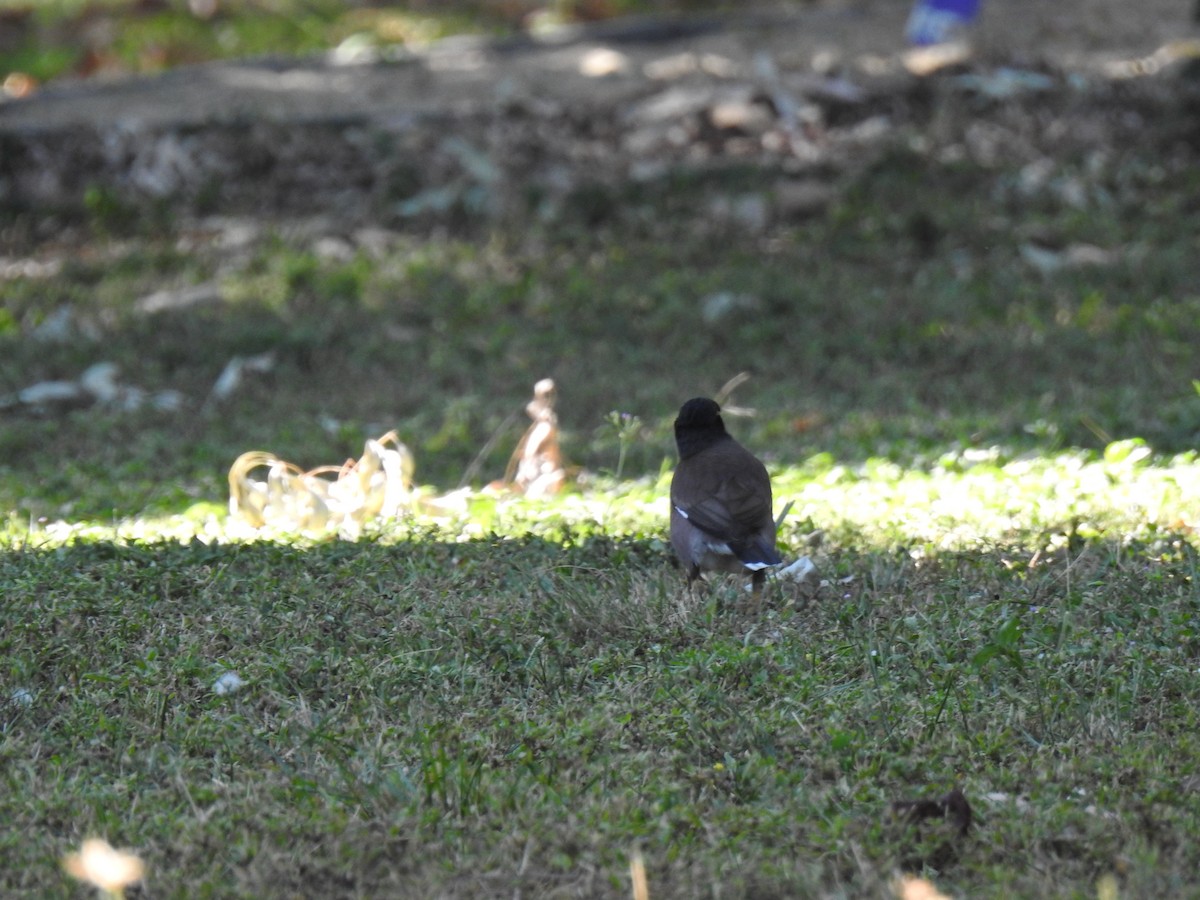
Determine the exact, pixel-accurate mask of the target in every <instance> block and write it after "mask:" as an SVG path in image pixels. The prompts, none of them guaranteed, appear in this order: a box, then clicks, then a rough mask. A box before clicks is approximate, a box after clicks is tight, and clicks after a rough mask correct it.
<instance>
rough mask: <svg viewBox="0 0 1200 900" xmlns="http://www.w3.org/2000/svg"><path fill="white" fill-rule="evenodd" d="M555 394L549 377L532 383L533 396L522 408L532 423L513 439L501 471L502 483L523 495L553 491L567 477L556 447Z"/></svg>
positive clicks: (554, 492)
mask: <svg viewBox="0 0 1200 900" xmlns="http://www.w3.org/2000/svg"><path fill="white" fill-rule="evenodd" d="M557 397H558V394H557V389H556V388H555V386H554V380H553V379H550V378H543V379H542V380H541V381H539V382H538V383H537V384H535V385H534V386H533V399H532V400H530V401H529V404H528V405H527V406H526V407H525V412H526V413H528V415H529V418H531V419H533V424H532V425H530V426H529V427H528V428H527V429H526V430H525V433H524V434H523V435H522V436H521V440H520V441H518V442H517V449H516V450H514V451H513V455H512V458H511V459H510V460H509V461H508V470H507V471H506V472H505V473H504V482H505V484H507V485H509V486H511V487H512V488H513V490H515V491H517V492H518V493H521V494H524V495H525V496H527V497H547V496H549V495H550V494H557V493H558V492H559V491H560V490H562V486H563V484H564V483H565V482H566V480H567V473H566V469H564V468H563V459H562V451H560V450H559V447H558V416H557V414H555V412H554V402H555V400H556V399H557Z"/></svg>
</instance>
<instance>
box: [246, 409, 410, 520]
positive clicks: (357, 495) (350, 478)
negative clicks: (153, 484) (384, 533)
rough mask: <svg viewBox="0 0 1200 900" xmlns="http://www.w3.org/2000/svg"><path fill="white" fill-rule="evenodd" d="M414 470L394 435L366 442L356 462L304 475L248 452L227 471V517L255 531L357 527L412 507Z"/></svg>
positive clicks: (281, 462) (268, 457)
mask: <svg viewBox="0 0 1200 900" xmlns="http://www.w3.org/2000/svg"><path fill="white" fill-rule="evenodd" d="M259 469H266V470H267V477H266V480H265V481H263V480H259V479H255V478H252V477H251V475H252V473H254V472H255V471H256V470H259ZM413 471H414V462H413V456H412V453H410V452H409V450H408V448H407V447H406V446H404V444H403V443H401V442H400V440H399V438H398V437H397V436H396V433H395V432H394V431H390V432H388V433H387V434H385V435H384V436H383V437H381V438H378V439H375V440H368V441H367V442H366V444H365V445H364V446H363V455H362V457H361V458H359V459H358V460H357V461H356V460H350V461H348V462H347V463H345V464H344V465H342V466H322V467H320V468H317V469H312V470H311V471H308V472H304V471H302V470H301V469H300V468H299V467H298V466H296V465H294V464H292V463H289V462H286V461H285V460H281V459H279V458H277V457H275V456H273V455H271V454H270V453H265V452H263V451H261V450H252V451H250V452H248V453H243V454H242V455H241V456H239V457H238V458H237V459H236V460H234V463H233V465H232V466H230V468H229V514H230V515H231V516H233V517H234V518H239V519H241V520H242V521H243V522H245V523H246V524H247V525H250V526H251V527H254V528H261V527H263V526H264V525H272V526H275V527H278V528H284V529H288V530H299V531H324V530H326V529H329V528H351V529H358V528H361V527H362V526H363V525H365V524H366V523H367V522H369V521H372V520H374V519H388V518H394V517H395V516H397V515H399V514H400V513H401V512H404V511H405V510H407V509H409V508H410V507H411V503H412V498H413V481H412V479H413ZM330 474H333V475H334V476H335V477H334V478H332V479H330V478H328V477H326V476H328V475H330Z"/></svg>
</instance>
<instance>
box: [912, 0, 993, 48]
mask: <svg viewBox="0 0 1200 900" xmlns="http://www.w3.org/2000/svg"><path fill="white" fill-rule="evenodd" d="M979 3H980V0H917V2H916V4H914V6H913V9H912V12H911V13H910V14H909V16H908V25H907V27H906V28H905V33H906V35H907V37H908V41H909V43H911V44H916V45H917V46H919V47H924V46H928V45H930V44H941V43H944V42H946V41H948V40H951V39H952V38H954V37H956V36H957V33H958V32H959V31H962V30H963V29H964V28H966V27H967V26H968V25H970V24H971V22H972V21H974V19H975V16H976V15H977V14H978V13H979Z"/></svg>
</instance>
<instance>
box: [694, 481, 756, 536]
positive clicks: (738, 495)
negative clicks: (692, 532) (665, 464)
mask: <svg viewBox="0 0 1200 900" xmlns="http://www.w3.org/2000/svg"><path fill="white" fill-rule="evenodd" d="M767 497H768V498H769V497H770V494H769V493H768V494H767ZM763 499H764V498H763V494H762V485H761V484H759V483H758V482H757V481H756V480H753V479H748V478H743V477H740V476H733V477H731V478H725V479H722V480H721V481H720V482H718V483H717V484H716V485H714V486H713V489H712V490H711V492H710V493H708V494H707V495H706V496H704V497H703V498H702V499H700V500H698V501H696V502H694V503H691V504H688V505H686V506H685V505H681V504H679V503H675V508H676V509H678V510H679V512H680V514H681V515H683V516H684V517H685V518H686V519H687V520H688V521H689V522H691V523H692V524H693V525H695V526H696V527H697V528H699V529H700V530H701V531H703V532H704V533H705V534H708V535H710V536H711V537H714V538H716V539H717V540H720V541H724V542H725V543H728V544H730V545H731V546H733V545H734V544H740V543H743V542H744V541H746V540H748V539H750V538H752V537H754V536H755V535H756V534H757V533H758V532H759V531H761V530H762V527H763V522H764V520H767V519H770V518H771V507H770V501H769V500H768V501H767V502H766V503H764V502H763Z"/></svg>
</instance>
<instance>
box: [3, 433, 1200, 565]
mask: <svg viewBox="0 0 1200 900" xmlns="http://www.w3.org/2000/svg"><path fill="white" fill-rule="evenodd" d="M773 478H774V486H775V497H776V506H777V508H780V507H782V506H783V505H784V504H785V503H787V502H792V503H793V506H792V509H791V513H790V515H789V517H788V519H787V520H786V521H785V523H784V526H783V529H782V533H781V539H782V541H783V543H784V545H785V546H788V545H794V546H793V547H792V549H793V550H794V551H796V552H797V553H798V552H802V551H803V549H804V547H805V545H806V543H807V542H808V541H810V540H811V539H812V536H813V532H818V531H819V532H823V533H825V534H828V535H833V536H835V537H836V540H837V542H838V543H842V544H851V543H858V544H863V543H865V544H867V545H871V546H878V547H896V546H901V547H908V548H912V549H914V551H915V552H936V551H941V550H962V549H967V548H980V549H985V548H988V547H993V546H997V545H1008V544H1026V545H1029V546H1031V547H1034V548H1037V547H1046V548H1053V547H1055V546H1057V545H1059V544H1065V543H1071V542H1075V541H1086V540H1098V539H1103V540H1116V541H1129V540H1137V539H1146V538H1148V537H1152V536H1153V535H1155V534H1159V533H1179V534H1184V535H1191V534H1194V532H1195V529H1196V527H1197V525H1198V523H1200V461H1198V460H1197V456H1196V454H1195V453H1186V454H1178V455H1175V456H1172V457H1166V458H1160V459H1154V458H1153V457H1152V456H1151V453H1150V450H1149V448H1148V447H1146V446H1145V444H1144V442H1141V441H1137V440H1130V441H1123V442H1118V443H1114V444H1111V445H1110V446H1109V447H1108V449H1107V450H1106V451H1105V452H1104V453H1103V454H1097V453H1093V452H1086V451H1078V450H1074V451H1064V452H1058V453H1050V454H1045V455H1034V454H1030V453H1024V454H1019V455H1016V454H1011V453H1008V452H1006V451H1005V450H1003V449H1002V448H998V447H993V448H989V449H970V450H965V451H954V452H947V453H945V454H942V455H940V456H939V457H937V458H936V459H935V460H933V461H932V462H930V463H929V464H928V465H926V466H924V467H920V466H917V465H910V466H902V465H900V464H897V463H894V462H891V461H888V460H884V459H868V460H866V461H865V462H862V463H853V464H840V463H838V462H836V461H835V460H834V459H833V458H831V457H830V456H829V455H828V454H823V455H819V456H815V457H811V458H810V459H808V460H807V461H805V462H804V463H803V464H802V465H800V466H796V467H780V468H777V469H776V470H775V471H774V472H773ZM668 482H669V472H668V473H664V474H663V475H661V476H659V477H657V478H651V477H646V478H641V479H634V480H630V481H616V480H613V479H611V478H598V479H597V478H592V479H589V482H588V484H587V485H585V486H582V487H579V488H577V489H575V490H571V491H568V492H566V493H564V494H562V495H560V496H558V497H554V498H548V499H544V500H526V499H524V498H522V497H519V496H512V495H510V496H504V495H497V494H494V493H491V492H478V491H476V492H472V491H469V490H461V491H457V492H453V493H452V494H449V495H447V496H445V497H439V496H438V495H437V492H436V490H435V489H433V488H428V487H427V488H425V489H424V490H423V493H422V499H421V502H419V503H418V504H417V507H416V510H415V511H414V512H412V513H411V514H407V515H404V516H402V517H400V518H399V519H397V520H395V521H390V522H377V523H375V524H374V525H373V526H372V527H370V528H368V530H367V534H368V536H369V537H370V538H371V539H372V540H381V541H384V542H395V541H413V540H421V539H424V538H429V539H437V540H449V541H463V540H471V539H479V538H486V537H489V536H492V535H500V536H510V537H520V536H523V535H534V536H537V537H539V538H544V539H547V540H550V541H557V542H563V541H566V542H570V541H571V540H578V539H586V538H590V537H596V536H606V537H610V538H613V537H624V538H630V537H632V538H644V539H648V540H651V541H653V542H655V546H661V539H662V537H663V535H664V533H665V522H666V519H667V499H666V489H667V484H668ZM3 534H4V537H5V540H6V541H8V542H9V543H10V544H11V545H24V546H34V547H40V546H57V545H61V544H64V543H67V542H70V541H73V540H103V541H111V540H118V541H139V542H140V541H155V540H171V541H183V542H188V541H193V540H197V541H202V542H214V541H215V542H225V541H238V542H241V541H246V540H253V539H255V538H258V537H263V538H267V539H270V540H285V541H290V540H300V541H301V542H303V543H305V544H311V543H312V542H313V541H319V540H321V539H322V538H326V537H330V536H337V532H336V531H318V532H308V533H305V534H302V535H297V534H294V533H291V532H289V531H286V530H280V529H270V528H265V529H254V528H249V527H247V526H245V525H244V524H242V523H240V522H238V521H237V520H234V519H231V518H230V517H228V516H227V515H226V510H225V506H224V498H212V499H211V500H209V501H205V502H200V503H195V504H193V505H192V506H191V507H190V508H189V509H188V510H187V511H186V512H185V513H182V514H177V515H171V516H147V517H130V518H122V519H117V520H114V521H109V522H87V521H79V522H68V521H61V520H60V521H55V522H47V523H31V522H28V521H23V520H21V519H20V518H18V517H17V516H15V515H10V517H9V519H8V524H7V527H6V529H5V531H4V532H3Z"/></svg>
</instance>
